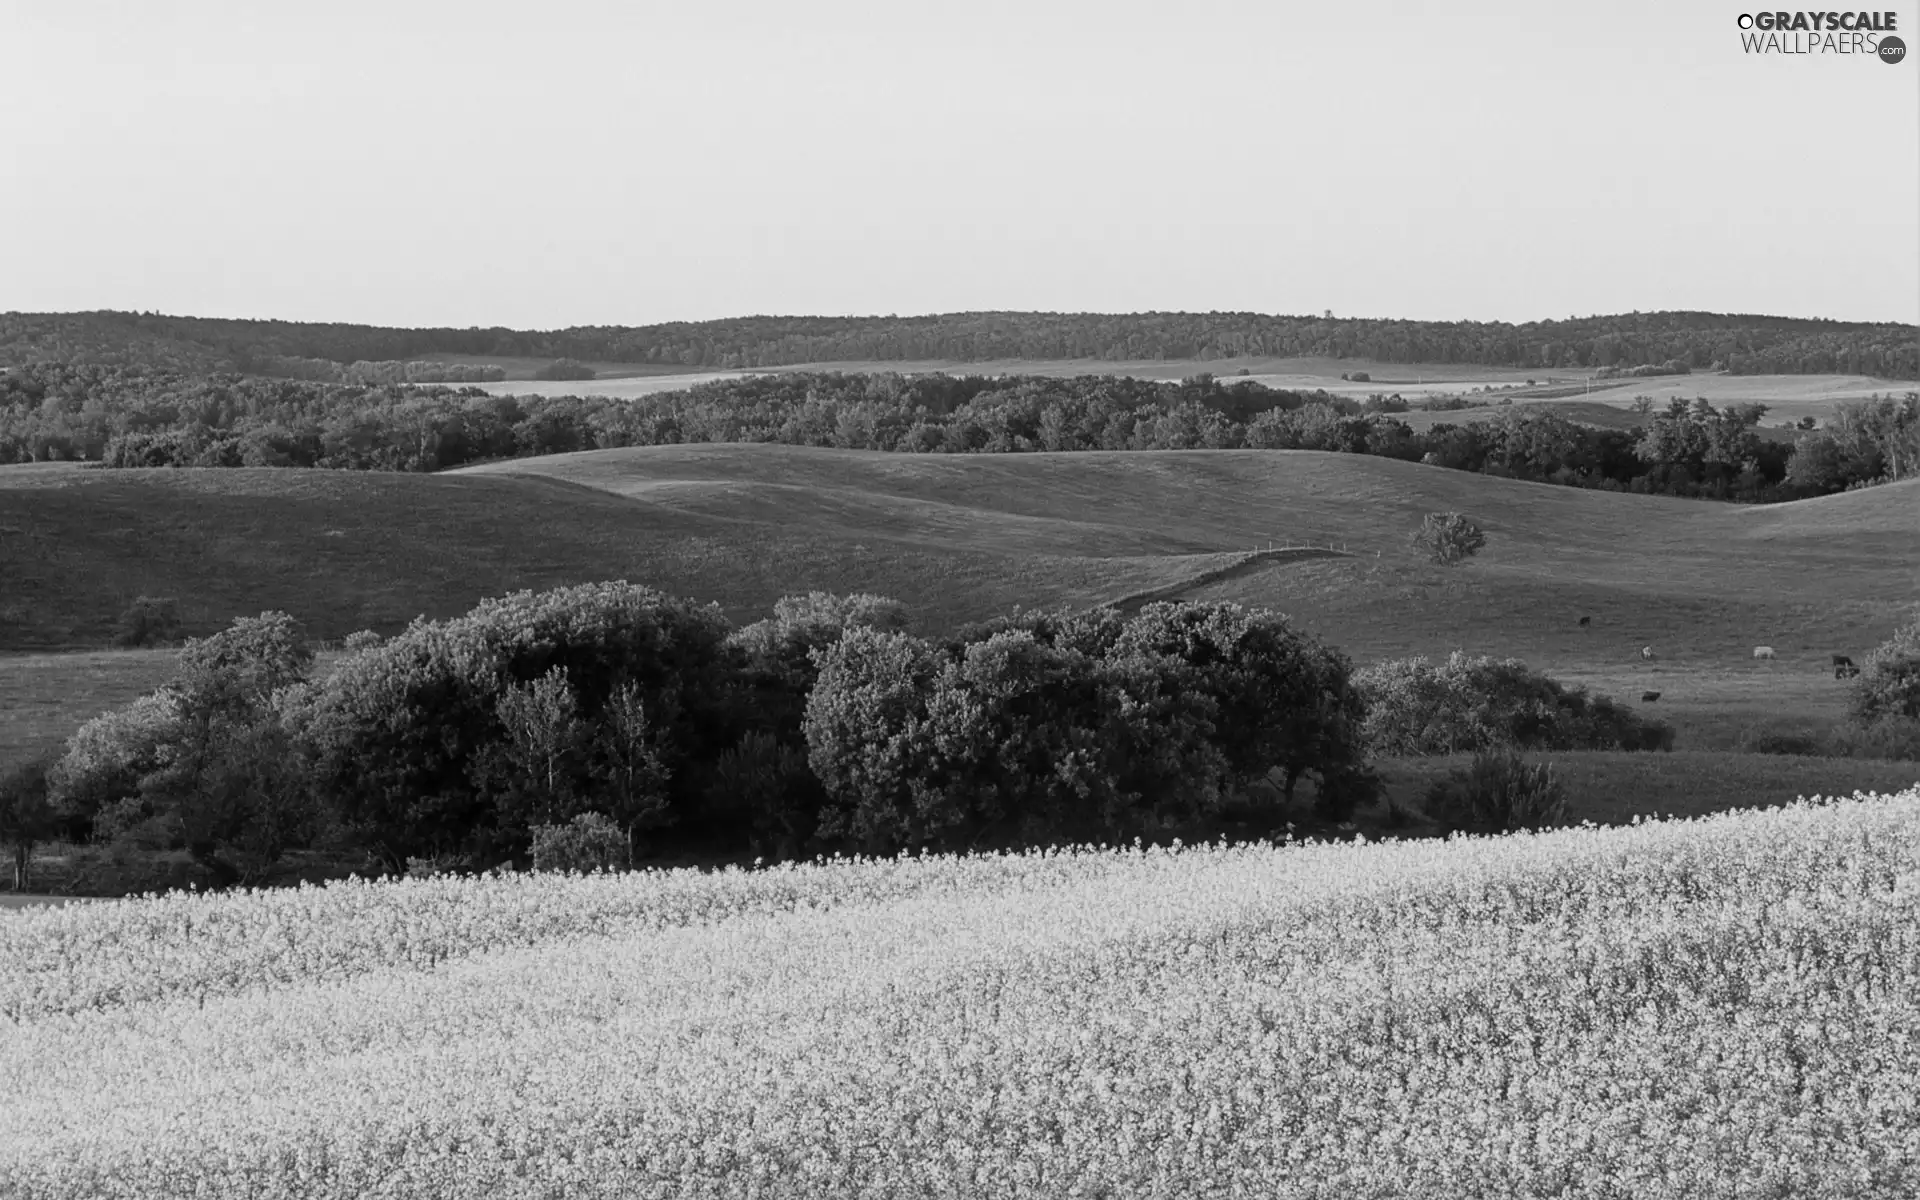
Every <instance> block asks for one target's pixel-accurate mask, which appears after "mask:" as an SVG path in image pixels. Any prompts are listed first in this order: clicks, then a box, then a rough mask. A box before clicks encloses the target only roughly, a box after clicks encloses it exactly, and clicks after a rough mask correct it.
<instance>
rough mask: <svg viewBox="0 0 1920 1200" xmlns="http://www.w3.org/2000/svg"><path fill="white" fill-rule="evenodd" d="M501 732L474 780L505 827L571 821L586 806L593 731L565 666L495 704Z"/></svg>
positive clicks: (481, 757)
mask: <svg viewBox="0 0 1920 1200" xmlns="http://www.w3.org/2000/svg"><path fill="white" fill-rule="evenodd" d="M494 713H495V715H496V718H497V719H498V721H499V723H500V729H501V736H499V737H498V738H496V739H494V740H493V741H492V743H491V744H490V745H489V746H488V747H487V748H486V750H485V751H484V752H483V753H482V754H480V755H479V756H478V757H477V761H476V763H475V766H474V785H475V787H476V788H478V789H479V790H480V791H482V792H483V793H486V794H487V795H488V796H489V797H490V799H491V800H492V803H493V809H494V812H495V814H496V816H497V819H498V821H499V823H500V824H501V826H502V827H503V829H510V830H521V829H525V828H528V827H531V826H533V825H551V824H557V823H561V822H565V821H567V820H568V819H570V818H571V817H572V816H573V815H574V813H575V812H577V811H579V810H580V808H581V805H580V804H578V803H577V798H578V797H579V795H580V793H581V785H582V783H583V782H584V780H583V779H582V776H583V774H584V773H585V766H586V761H585V760H586V749H587V743H588V736H589V735H588V732H587V729H586V727H585V725H584V724H583V723H582V721H581V720H580V706H579V702H578V701H577V700H576V699H575V698H574V694H573V688H572V687H571V686H570V685H569V683H568V681H567V671H566V668H565V667H553V668H551V669H550V670H548V671H547V673H546V674H544V675H542V676H540V677H539V678H538V679H535V680H533V681H532V682H530V683H525V684H510V685H508V686H507V688H506V690H505V691H504V692H503V693H502V694H501V696H500V699H499V700H498V701H496V702H495V704H494Z"/></svg>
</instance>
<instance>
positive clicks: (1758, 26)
mask: <svg viewBox="0 0 1920 1200" xmlns="http://www.w3.org/2000/svg"><path fill="white" fill-rule="evenodd" d="M1735 24H1737V25H1739V26H1740V48H1741V49H1742V50H1744V51H1745V52H1747V53H1748V54H1790V55H1807V54H1857V55H1859V56H1860V57H1862V58H1877V59H1879V60H1880V61H1881V62H1884V63H1897V62H1902V61H1904V60H1905V59H1906V57H1907V44H1906V43H1905V42H1903V41H1901V40H1900V39H1899V38H1897V37H1895V36H1893V31H1894V30H1895V29H1896V28H1898V26H1899V14H1898V13H1891V12H1815V13H1810V12H1763V13H1741V14H1740V16H1739V18H1738V20H1736V21H1735Z"/></svg>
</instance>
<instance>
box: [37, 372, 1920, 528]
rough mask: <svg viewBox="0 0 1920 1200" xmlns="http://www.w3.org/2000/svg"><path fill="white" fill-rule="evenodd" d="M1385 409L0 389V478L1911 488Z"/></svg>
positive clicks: (1667, 417) (174, 386)
mask: <svg viewBox="0 0 1920 1200" xmlns="http://www.w3.org/2000/svg"><path fill="white" fill-rule="evenodd" d="M1395 411H1404V409H1403V408H1398V407H1396V406H1394V405H1393V404H1392V403H1391V401H1390V398H1387V397H1382V398H1381V399H1380V400H1379V401H1373V400H1369V401H1367V402H1365V403H1361V402H1356V401H1354V400H1351V399H1348V398H1344V397H1336V396H1332V395H1328V394H1326V393H1324V392H1315V393H1302V392H1294V391H1285V390H1278V389H1273V388H1268V387H1264V386H1262V385H1260V384H1257V383H1253V382H1249V381H1237V382H1231V383H1223V382H1222V381H1220V380H1218V379H1215V378H1213V377H1212V376H1208V375H1200V376H1196V377H1194V378H1192V379H1188V380H1185V381H1182V382H1180V383H1166V382H1156V381H1151V380H1140V379H1130V378H1118V377H1112V376H1081V377H1078V378H1072V379H1052V378H1038V377H1009V378H989V377H985V376H963V377H953V376H947V375H916V376H901V375H887V374H882V375H867V374H838V373H823V374H802V373H791V374H779V375H759V376H749V377H744V378H737V379H727V380H717V381H714V382H710V383H705V384H700V385H698V386H695V387H692V388H688V389H685V390H682V391H675V392H663V393H657V394H655V395H651V396H644V397H639V398H635V399H616V398H609V397H604V396H596V397H577V396H559V397H539V396H491V395H487V394H486V393H484V392H481V391H479V390H477V389H458V390H456V389H449V388H440V387H399V386H384V387H358V386H343V385H331V384H323V383H311V382H300V381H291V380H262V379H249V378H242V377H238V376H230V377H219V378H206V377H191V376H180V375H173V374H170V373H165V372H142V371H136V370H130V369H118V368H102V367H90V368H76V367H35V368H23V369H20V370H16V371H13V372H10V373H8V374H7V375H4V376H0V462H5V461H26V460H34V459H88V460H96V461H102V462H105V463H107V464H108V465H112V466H120V467H161V466H226V467H236V466H298V467H330V468H342V469H353V470H394V471H436V470H442V469H445V468H448V467H455V466H460V465H462V464H465V463H470V462H476V461H482V460H487V459H497V458H510V457H521V456H529V455H538V454H552V453H560V452H566V451H574V450H590V449H601V448H607V447H616V446H645V445H660V444H671V443H683V442H781V443H786V444H789V445H805V446H832V447H840V448H845V449H861V450H883V451H894V452H902V453H1015V452H1025V451H1077V450H1191V449H1240V448H1251V449H1279V450H1288V449H1299V450H1328V451H1338V452H1343V453H1352V454H1375V455H1382V456H1386V457H1391V458H1400V459H1405V460H1408V461H1421V462H1427V463H1431V464H1435V465H1438V466H1444V467H1449V468H1453V469H1457V470H1466V471H1477V472H1481V473H1484V474H1490V475H1500V476H1505V477H1510V478H1517V479H1527V480H1534V481H1539V482H1550V483H1560V484H1570V485H1574V486H1581V487H1594V488H1607V489H1612V490H1622V491H1641V492H1656V493H1662V494H1669V495H1695V496H1711V497H1717V498H1722V499H1737V500H1747V501H1767V500H1782V499H1795V498H1799V497H1802V496H1808V495H1818V494H1821V493H1823V492H1827V491H1838V490H1842V489H1844V488H1846V487H1850V486H1855V485H1857V484H1861V483H1868V482H1875V481H1878V480H1881V479H1886V478H1899V477H1902V476H1903V475H1909V474H1912V473H1914V472H1916V471H1920V451H1917V450H1916V445H1920V395H1909V396H1908V397H1907V398H1906V399H1904V400H1893V399H1890V398H1889V399H1886V400H1876V401H1872V402H1861V403H1859V404H1856V405H1852V406H1848V405H1842V406H1841V408H1840V411H1839V412H1838V414H1837V415H1836V416H1835V417H1834V418H1833V420H1832V421H1831V422H1830V423H1829V428H1828V429H1822V430H1815V431H1803V436H1802V438H1801V443H1800V446H1798V447H1796V446H1794V445H1788V444H1785V443H1782V442H1779V441H1776V440H1773V439H1769V438H1763V437H1762V436H1760V433H1759V429H1758V426H1759V421H1760V419H1761V417H1762V415H1763V414H1764V413H1765V411H1766V410H1765V408H1764V407H1763V406H1760V405H1739V406H1734V407H1731V408H1724V409H1721V408H1715V407H1714V406H1713V405H1711V404H1709V403H1707V402H1706V401H1704V400H1698V401H1695V402H1694V403H1693V404H1691V405H1688V404H1686V403H1684V402H1680V401H1674V402H1672V403H1671V404H1670V405H1669V407H1668V408H1667V409H1666V410H1665V411H1662V412H1649V413H1648V414H1647V420H1646V423H1645V424H1644V425H1643V426H1641V427H1639V428H1638V429H1635V430H1617V429H1595V428H1591V427H1588V426H1584V425H1579V424H1575V423H1574V422H1572V421H1568V420H1566V419H1564V418H1562V417H1560V416H1557V415H1555V414H1554V412H1553V411H1552V410H1551V409H1550V408H1527V407H1509V408H1504V409H1500V410H1497V411H1496V413H1495V414H1494V415H1491V416H1488V417H1484V418H1481V419H1478V420H1472V421H1467V422H1464V423H1461V424H1440V425H1435V426H1433V427H1432V428H1430V429H1428V430H1426V431H1424V432H1423V431H1417V430H1415V429H1413V428H1411V427H1410V426H1409V425H1408V424H1407V423H1406V422H1404V421H1402V420H1399V419H1398V418H1397V417H1396V416H1395V415H1394V412H1395Z"/></svg>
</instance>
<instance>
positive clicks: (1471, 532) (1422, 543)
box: [1413, 512, 1487, 566]
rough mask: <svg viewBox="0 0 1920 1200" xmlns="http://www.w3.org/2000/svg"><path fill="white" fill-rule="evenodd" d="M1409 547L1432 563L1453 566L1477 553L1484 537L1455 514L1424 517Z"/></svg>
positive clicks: (1479, 530) (1465, 520) (1480, 530)
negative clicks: (1425, 555)
mask: <svg viewBox="0 0 1920 1200" xmlns="http://www.w3.org/2000/svg"><path fill="white" fill-rule="evenodd" d="M1413 544H1414V545H1416V546H1418V547H1420V548H1421V549H1422V550H1425V551H1426V552H1427V553H1428V554H1429V555H1430V556H1431V557H1432V558H1433V561H1434V562H1437V563H1440V564H1441V565H1443V566H1453V565H1454V564H1456V563H1460V562H1464V561H1465V560H1467V559H1469V558H1471V557H1473V556H1474V555H1476V554H1478V553H1480V549H1481V547H1483V546H1485V545H1486V544H1487V535H1486V532H1485V531H1484V530H1482V529H1481V528H1480V526H1478V525H1476V524H1474V523H1473V522H1472V521H1470V520H1468V519H1467V518H1466V517H1464V516H1462V515H1460V514H1459V513H1457V512H1438V513H1428V514H1427V515H1426V518H1425V519H1424V520H1422V521H1421V522H1420V529H1419V531H1418V532H1417V533H1415V534H1414V535H1413Z"/></svg>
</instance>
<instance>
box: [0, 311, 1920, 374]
mask: <svg viewBox="0 0 1920 1200" xmlns="http://www.w3.org/2000/svg"><path fill="white" fill-rule="evenodd" d="M435 354H459V355H476V356H483V357H484V356H496V357H502V358H506V357H513V358H529V357H531V358H568V359H578V360H582V361H588V362H618V363H634V364H649V365H655V366H673V367H686V368H744V367H774V366H790V365H795V364H802V363H827V362H851V361H874V362H910V361H916V360H929V359H942V360H949V361H956V362H983V361H991V360H995V359H1063V358H1064V359H1106V360H1128V361H1152V360H1157V359H1223V358H1246V357H1278V358H1294V357H1328V358H1355V359H1369V360H1374V361H1378V362H1388V363H1455V364H1476V365H1485V366H1497V367H1516V368H1534V367H1538V368H1543V369H1548V368H1551V369H1563V370H1567V369H1573V370H1599V369H1601V368H1607V367H1614V368H1632V367H1635V366H1642V365H1660V364H1667V363H1677V364H1680V365H1683V366H1685V367H1688V368H1691V369H1693V370H1709V369H1716V370H1726V371H1731V372H1734V373H1736V374H1806V373H1824V372H1840V373H1847V374H1863V375H1878V376H1881V377H1883V378H1892V379H1916V378H1920V328H1916V327H1914V326H1912V325H1901V324H1895V323H1865V322H1842V321H1825V320H1809V319H1802V318H1793V317H1768V316H1753V315H1742V314H1719V313H1698V312H1661V313H1623V314H1615V315H1611V316H1590V317H1577V318H1574V317H1570V318H1568V319H1567V320H1564V321H1530V322H1526V323H1524V324H1518V325H1514V324H1508V323H1505V322H1481V321H1406V320H1374V319H1349V318H1332V317H1311V316H1270V315H1265V314H1260V313H1124V314H1109V313H1011V312H1002V313H945V314H938V315H932V316H915V317H891V316H889V317H778V316H753V317H738V318H732V319H727V320H719V321H698V322H687V321H675V322H669V323H666V324H660V325H646V326H637V327H629V326H616V325H606V326H583V327H575V328H571V329H560V330H548V331H534V330H513V329H501V328H491V329H480V328H471V329H390V328H381V327H378V326H371V325H346V324H317V323H305V322H294V321H271V320H225V319H215V318H206V317H175V316H162V315H159V314H155V313H131V312H91V313H5V314H0V365H18V364H23V363H34V362H68V363H83V362H84V363H113V364H120V365H145V366H160V367H168V368H171V369H174V370H180V371H192V372H223V371H238V372H243V373H248V374H278V373H281V371H280V370H279V369H277V368H279V367H281V366H283V365H284V363H283V362H281V361H280V360H291V359H318V360H325V361H329V362H334V363H339V364H343V365H346V364H354V363H400V362H407V361H409V360H419V359H422V358H425V357H427V356H430V355H435ZM308 377H312V376H311V374H309V375H308Z"/></svg>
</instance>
